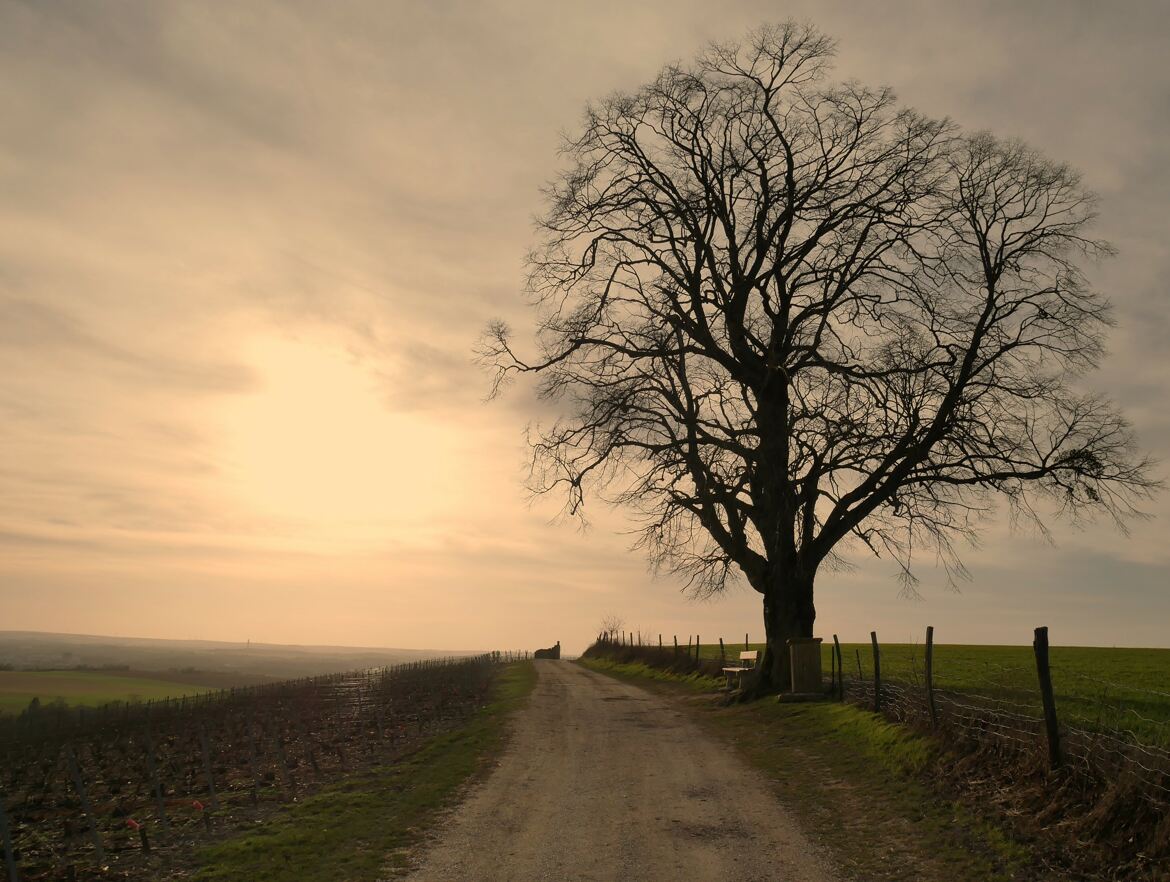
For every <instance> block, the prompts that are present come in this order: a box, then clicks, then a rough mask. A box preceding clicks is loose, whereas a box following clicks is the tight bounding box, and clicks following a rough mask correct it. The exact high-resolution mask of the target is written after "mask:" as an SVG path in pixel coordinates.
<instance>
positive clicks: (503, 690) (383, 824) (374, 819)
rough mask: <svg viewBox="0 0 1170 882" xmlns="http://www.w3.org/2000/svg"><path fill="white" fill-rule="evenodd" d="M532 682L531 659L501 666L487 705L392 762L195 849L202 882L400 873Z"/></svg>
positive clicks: (494, 747) (499, 736)
mask: <svg viewBox="0 0 1170 882" xmlns="http://www.w3.org/2000/svg"><path fill="white" fill-rule="evenodd" d="M535 682H536V671H535V669H534V668H533V666H532V664H531V662H521V663H517V664H513V665H509V666H508V667H507V668H505V669H504V670H503V671H502V673H501V675H500V679H499V681H498V682H497V684H496V689H495V694H494V696H493V701H492V703H491V704H489V705H487V706H485V707H484V708H482V709H481V710H480V711H478V712H477V713H476V714H475V716H473V717H472V718H471V720H470V721H469V722H468V723H467V724H466V725H465V726H463V727H461V728H460V729H458V730H456V731H453V732H448V733H445V734H442V735H438V736H436V737H434V738H433V739H431V740H430V741H428V742H427V743H426V744H425V745H424V746H423V747H422V748H421V749H419V750H418V751H416V752H415V753H414V754H412V755H410V756H409V757H406V758H404V759H402V760H400V761H399V762H397V763H394V764H392V765H386V766H381V767H378V768H374V769H371V770H369V771H366V772H363V773H360V774H354V775H352V776H350V777H348V778H346V779H344V780H342V781H339V782H338V783H336V784H334V785H332V786H330V787H327V788H326V789H324V790H323V791H321V792H320V793H317V794H316V795H314V796H311V797H309V798H307V799H305V800H304V801H303V802H301V803H298V804H296V805H294V806H292V807H291V808H290V809H289V810H288V811H287V812H284V813H282V814H281V815H279V816H277V817H276V818H273V819H271V820H269V821H266V822H265V823H264V825H263V827H262V828H260V829H257V830H254V831H251V832H248V833H246V834H243V835H240V836H236V837H233V838H232V839H229V840H226V841H224V842H221V843H218V844H216V845H212V846H209V847H207V848H205V849H202V850H201V851H200V852H199V855H198V860H199V863H200V866H201V868H200V870H199V871H198V873H197V874H196V876H195V878H196V879H198V880H200V882H213V880H239V879H248V880H250V882H342V880H346V882H360V880H375V879H378V878H383V877H385V876H386V875H392V874H393V873H394V872H395V870H400V869H403V868H404V867H405V866H406V863H407V857H408V854H409V851H410V849H411V848H412V847H413V846H415V845H417V844H418V843H419V842H420V841H421V840H422V838H423V836H424V834H425V830H426V828H427V826H428V822H429V821H431V820H432V819H433V818H434V817H435V815H436V814H437V813H438V812H440V811H441V810H443V809H444V808H446V807H448V806H449V805H451V804H452V803H453V801H454V800H455V798H456V797H457V795H458V793H459V791H460V790H461V788H462V786H463V785H464V784H465V783H466V782H467V781H468V780H469V779H471V778H472V777H473V776H475V775H476V774H478V773H480V772H482V771H483V770H484V769H485V768H486V767H487V762H488V760H489V759H490V758H491V757H493V756H495V755H496V754H497V753H498V752H499V750H500V749H501V748H502V746H503V743H504V738H505V726H504V724H505V722H506V720H507V717H508V715H509V714H510V713H511V712H512V711H514V710H516V709H517V708H518V707H520V706H521V705H522V704H523V702H524V701H525V699H526V698H527V696H528V694H529V692H531V690H532V687H533V685H534V684H535Z"/></svg>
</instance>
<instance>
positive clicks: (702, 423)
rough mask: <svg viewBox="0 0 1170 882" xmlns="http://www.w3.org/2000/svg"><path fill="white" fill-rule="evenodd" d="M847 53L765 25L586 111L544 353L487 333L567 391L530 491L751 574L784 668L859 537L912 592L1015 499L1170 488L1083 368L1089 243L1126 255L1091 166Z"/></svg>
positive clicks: (565, 193)
mask: <svg viewBox="0 0 1170 882" xmlns="http://www.w3.org/2000/svg"><path fill="white" fill-rule="evenodd" d="M832 54H833V44H832V42H831V41H830V40H829V39H828V38H827V37H825V36H824V35H822V34H821V33H820V32H818V31H817V30H816V29H814V28H812V27H811V26H806V25H799V24H793V23H787V24H781V25H776V26H767V27H763V28H761V29H759V30H757V31H755V32H753V33H752V34H750V35H749V36H748V37H747V39H745V40H743V41H741V42H737V43H729V44H719V45H712V46H711V47H709V48H708V49H707V50H706V51H704V52H703V53H702V54H700V55H699V56H698V58H697V59H696V60H695V61H694V63H693V64H691V65H685V66H684V65H671V66H668V67H666V68H664V69H663V70H662V72H661V73H660V74H659V75H658V77H657V78H656V79H655V80H654V81H653V82H651V83H649V84H647V85H645V86H643V87H642V88H640V89H638V90H636V91H633V92H628V93H625V92H623V93H618V94H614V95H611V96H609V97H608V98H606V99H604V100H602V101H600V102H597V103H595V104H592V105H590V106H589V107H588V108H587V110H586V113H585V118H584V121H583V124H582V126H581V128H580V131H579V132H578V133H576V134H575V135H573V136H571V137H570V138H568V139H567V141H566V143H565V145H564V155H565V157H566V160H567V162H566V168H565V170H564V172H563V174H562V175H561V176H560V177H559V179H557V180H556V181H555V182H553V183H552V184H551V185H550V186H549V187H548V188H547V190H546V192H545V199H546V208H545V211H544V213H543V215H542V217H541V218H540V222H539V241H538V243H537V245H536V247H535V249H534V251H533V252H532V254H531V256H530V259H529V268H530V275H529V280H528V290H529V292H530V295H531V297H532V300H533V303H534V306H535V309H536V311H537V316H538V322H539V330H538V333H537V338H536V343H537V348H538V350H539V353H538V355H536V356H534V357H526V356H524V355H522V354H521V353H520V352H519V351H518V349H517V348H516V347H514V345H513V341H512V337H511V335H510V332H509V329H508V328H507V326H506V325H504V324H502V323H496V324H493V325H492V326H491V327H490V328H489V329H488V332H487V333H486V334H485V337H484V340H483V342H482V344H481V356H482V357H483V358H484V360H485V361H486V362H487V363H489V364H490V365H491V366H492V368H493V369H494V371H495V379H496V384H497V388H498V387H499V384H500V383H502V382H504V381H506V380H507V379H509V378H510V377H512V376H514V375H517V374H525V373H532V374H534V375H535V376H536V377H537V379H538V383H539V391H540V394H541V395H542V396H544V397H545V398H547V399H551V400H554V401H556V402H559V403H560V406H561V408H562V413H563V416H562V417H561V418H560V419H559V420H558V421H556V422H555V424H553V425H551V426H547V427H544V428H543V429H541V430H539V431H538V432H537V433H536V434H535V435H534V436H533V437H532V450H533V471H532V484H533V488H534V489H535V490H537V491H539V492H548V491H563V492H564V493H565V494H566V500H567V506H568V509H569V511H570V512H572V513H580V511H581V507H582V505H583V503H584V501H585V499H586V498H587V496H588V495H590V494H597V495H599V496H601V497H602V498H607V499H609V500H611V501H613V502H617V503H621V504H624V505H626V506H628V507H629V508H631V509H632V510H634V511H635V512H637V514H638V517H640V518H641V523H642V531H641V534H640V535H641V540H640V541H641V544H642V546H643V547H644V548H645V549H646V550H647V551H648V552H649V554H650V556H651V558H652V560H653V561H654V562H655V564H656V565H658V566H659V567H663V568H665V569H667V570H669V571H671V572H674V573H677V574H681V575H682V576H684V577H685V579H686V580H687V584H688V585H689V586H690V587H691V589H693V590H694V591H697V592H700V593H711V592H717V591H720V590H722V589H723V588H724V587H725V586H726V584H727V583H728V580H729V578H732V577H733V576H735V575H737V574H742V575H743V576H744V577H746V580H747V581H748V583H749V584H750V585H751V586H752V587H753V588H755V589H756V590H757V591H759V592H760V593H761V594H762V595H763V596H764V597H763V599H764V612H765V624H766V626H767V630H768V637H769V659H770V670H771V671H772V673H773V675H774V677H777V678H778V677H779V676H781V674H782V670H783V668H784V661H783V659H782V658H779V657H778V656H783V655H785V653H784V652H783V649H782V647H783V642H782V641H783V640H784V639H786V638H788V637H793V636H811V633H812V624H813V620H814V618H815V607H814V605H813V590H812V586H813V580H814V577H815V575H816V573H817V572H818V569H819V568H820V567H821V566H822V565H825V564H832V563H834V562H837V561H839V560H840V554H841V549H842V548H843V543H847V542H850V541H853V542H857V543H862V544H864V546H866V547H868V548H869V549H870V550H872V551H873V552H874V553H875V554H879V555H885V556H889V557H891V558H892V559H894V560H895V561H897V562H898V565H899V567H900V569H901V572H902V573H903V576H904V579H905V581H906V584H907V586H908V587H911V589H912V584H913V580H914V576H913V570H912V561H913V560H914V558H915V555H916V554H918V553H920V552H922V551H927V552H929V553H930V554H931V555H932V556H933V557H937V558H938V559H941V560H942V561H943V562H944V563H945V564H946V566H947V567H948V570H949V571H950V572H951V573H952V574H953V573H955V572H958V571H961V563H960V562H959V558H958V556H957V553H956V549H957V547H958V543H957V540H958V539H961V538H963V537H970V536H972V535H973V531H974V530H975V528H976V527H977V526H978V523H979V520H980V518H981V516H982V515H983V514H984V513H986V512H987V511H989V510H990V508H991V507H992V506H993V505H994V501H995V500H996V499H997V498H999V499H1006V500H1007V501H1008V502H1009V503H1010V504H1011V505H1012V506H1013V507H1014V508H1015V509H1016V510H1017V511H1019V512H1023V513H1025V514H1029V515H1033V516H1038V514H1037V513H1038V509H1037V508H1036V501H1037V499H1039V498H1041V497H1046V498H1047V499H1049V500H1052V501H1054V502H1055V505H1056V507H1057V509H1059V510H1060V511H1061V512H1063V513H1064V514H1067V515H1071V516H1074V517H1081V516H1085V515H1089V514H1092V513H1104V514H1106V515H1108V516H1110V517H1112V518H1113V519H1114V520H1116V521H1117V522H1119V523H1121V522H1123V521H1124V519H1125V518H1126V517H1128V516H1130V515H1132V514H1134V513H1135V504H1136V503H1137V502H1138V501H1140V499H1141V498H1142V497H1143V496H1145V495H1147V494H1148V493H1149V492H1150V490H1151V489H1152V488H1153V487H1154V486H1155V484H1154V482H1153V480H1152V479H1151V477H1150V474H1149V462H1148V461H1147V460H1146V459H1144V458H1143V457H1142V455H1141V454H1140V453H1139V452H1138V451H1137V449H1136V447H1135V444H1134V439H1133V436H1132V432H1131V430H1130V428H1129V426H1128V425H1127V423H1126V421H1125V420H1124V418H1123V417H1122V416H1121V414H1120V413H1119V412H1118V411H1117V409H1116V408H1115V407H1114V406H1113V405H1111V404H1110V402H1109V401H1108V400H1107V399H1106V398H1105V397H1103V396H1101V395H1098V394H1094V393H1092V392H1089V391H1086V390H1084V389H1083V388H1082V385H1081V382H1082V377H1083V376H1084V374H1085V373H1086V371H1088V370H1089V369H1091V368H1093V367H1094V366H1095V365H1096V364H1097V363H1098V361H1099V359H1100V358H1101V356H1102V352H1103V348H1102V346H1103V334H1104V331H1105V330H1106V328H1107V327H1108V325H1109V322H1110V319H1109V312H1108V306H1107V303H1106V301H1105V299H1104V298H1103V297H1102V295H1100V294H1099V293H1098V292H1096V291H1094V290H1093V289H1092V288H1091V286H1090V285H1089V284H1088V282H1087V280H1086V277H1085V275H1084V272H1083V269H1082V265H1083V264H1084V263H1086V262H1087V261H1090V260H1093V259H1097V258H1100V257H1103V256H1105V255H1108V254H1110V252H1111V249H1110V247H1109V245H1108V244H1107V243H1105V242H1102V241H1100V240H1099V239H1096V238H1094V237H1093V236H1092V234H1091V232H1090V227H1091V223H1092V221H1093V219H1094V216H1095V210H1096V200H1095V198H1094V196H1093V195H1092V194H1091V193H1090V192H1088V191H1087V190H1086V189H1085V188H1084V187H1083V186H1082V183H1081V180H1080V178H1079V176H1078V175H1077V173H1076V172H1074V171H1073V170H1072V169H1070V168H1069V167H1068V166H1066V165H1063V164H1060V163H1057V162H1054V161H1051V160H1049V159H1047V158H1045V157H1044V156H1043V155H1041V154H1040V153H1039V152H1037V151H1036V150H1033V149H1031V148H1029V147H1027V146H1026V145H1024V144H1021V143H1019V142H1016V141H1007V140H1002V139H999V138H997V137H995V136H993V135H991V134H988V133H967V132H964V131H962V130H961V129H960V128H959V127H958V126H957V125H955V124H954V123H952V122H950V121H947V120H938V119H931V118H929V117H926V116H924V115H922V114H919V113H916V112H915V111H913V110H910V109H907V108H905V107H902V106H900V105H899V104H898V102H897V100H896V99H895V96H894V95H893V94H892V93H891V92H890V90H888V89H874V88H869V87H866V86H863V85H860V84H857V83H834V82H831V81H830V80H829V78H828V68H829V62H830V60H831V57H832Z"/></svg>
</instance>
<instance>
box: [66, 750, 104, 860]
mask: <svg viewBox="0 0 1170 882" xmlns="http://www.w3.org/2000/svg"><path fill="white" fill-rule="evenodd" d="M65 759H66V760H67V761H68V763H69V775H70V777H72V778H73V787H74V789H76V790H77V796H78V798H79V799H80V800H81V810H82V811H83V812H85V819H86V821H88V822H89V837H90V839H91V840H93V850H94V852H95V853H96V854H97V859H98V866H103V867H104V866H105V865H106V850H105V849H104V848H102V837H101V834H99V833H98V828H97V818H95V817H94V816H93V809H92V808H91V807H90V804H89V794H88V793H87V792H86V790H85V782H84V781H83V780H82V779H81V766H80V765H78V763H77V756H76V754H74V753H73V747H72V746H70V745H68V744H66V745H65Z"/></svg>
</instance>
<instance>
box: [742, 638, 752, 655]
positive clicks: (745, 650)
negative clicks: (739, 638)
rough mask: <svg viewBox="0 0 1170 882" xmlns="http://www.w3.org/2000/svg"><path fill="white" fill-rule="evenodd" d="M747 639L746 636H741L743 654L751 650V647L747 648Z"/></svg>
mask: <svg viewBox="0 0 1170 882" xmlns="http://www.w3.org/2000/svg"><path fill="white" fill-rule="evenodd" d="M747 638H748V635H747V634H744V635H743V651H744V652H748V651H750V650H751V647H750V646H748V639H747Z"/></svg>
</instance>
